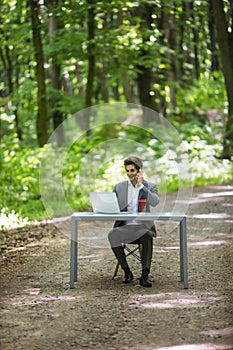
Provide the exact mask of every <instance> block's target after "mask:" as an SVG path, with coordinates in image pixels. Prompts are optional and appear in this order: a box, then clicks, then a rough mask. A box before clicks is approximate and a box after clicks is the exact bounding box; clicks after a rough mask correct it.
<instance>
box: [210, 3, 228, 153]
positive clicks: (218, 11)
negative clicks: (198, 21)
mask: <svg viewBox="0 0 233 350" xmlns="http://www.w3.org/2000/svg"><path fill="white" fill-rule="evenodd" d="M211 2H212V11H213V18H214V22H215V28H216V33H217V39H218V45H219V49H220V54H221V60H222V71H223V74H224V79H225V85H226V92H227V98H228V118H227V123H226V128H225V135H224V142H223V158H227V159H231V157H232V156H233V8H232V2H231V0H229V14H228V15H227V13H226V12H225V10H224V7H225V6H224V5H225V3H224V1H223V0H211ZM228 16H229V17H230V20H231V22H230V23H231V30H228V28H229V26H230V23H228V18H229V17H228Z"/></svg>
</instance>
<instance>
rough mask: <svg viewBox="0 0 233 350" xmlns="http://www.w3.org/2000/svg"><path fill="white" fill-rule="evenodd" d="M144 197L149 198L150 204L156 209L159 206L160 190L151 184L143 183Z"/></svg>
mask: <svg viewBox="0 0 233 350" xmlns="http://www.w3.org/2000/svg"><path fill="white" fill-rule="evenodd" d="M141 191H142V193H143V197H145V198H147V201H148V204H149V205H151V206H152V207H155V206H156V205H158V204H159V195H158V188H157V186H156V185H154V184H153V183H151V182H147V183H146V182H143V187H142V188H141Z"/></svg>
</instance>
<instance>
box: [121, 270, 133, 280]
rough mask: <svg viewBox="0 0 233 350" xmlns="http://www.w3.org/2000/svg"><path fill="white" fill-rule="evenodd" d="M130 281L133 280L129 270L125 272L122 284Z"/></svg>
mask: <svg viewBox="0 0 233 350" xmlns="http://www.w3.org/2000/svg"><path fill="white" fill-rule="evenodd" d="M132 280H133V274H132V272H131V271H130V270H129V271H125V276H124V279H123V281H122V283H130V282H131V281H132Z"/></svg>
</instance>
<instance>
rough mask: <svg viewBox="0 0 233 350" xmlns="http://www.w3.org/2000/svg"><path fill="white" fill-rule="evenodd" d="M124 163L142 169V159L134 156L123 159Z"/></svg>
mask: <svg viewBox="0 0 233 350" xmlns="http://www.w3.org/2000/svg"><path fill="white" fill-rule="evenodd" d="M126 165H135V168H136V169H137V170H139V169H142V167H143V163H142V160H141V159H140V158H138V157H136V156H130V157H128V158H126V159H125V160H124V166H126Z"/></svg>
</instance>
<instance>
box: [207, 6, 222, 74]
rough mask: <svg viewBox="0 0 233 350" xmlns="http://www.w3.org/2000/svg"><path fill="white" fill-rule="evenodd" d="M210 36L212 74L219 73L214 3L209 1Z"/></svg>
mask: <svg viewBox="0 0 233 350" xmlns="http://www.w3.org/2000/svg"><path fill="white" fill-rule="evenodd" d="M208 15H209V20H208V25H209V36H210V44H209V49H210V52H211V72H216V71H219V69H220V66H219V59H218V49H217V47H216V37H215V32H214V18H213V10H212V1H209V14H208Z"/></svg>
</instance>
